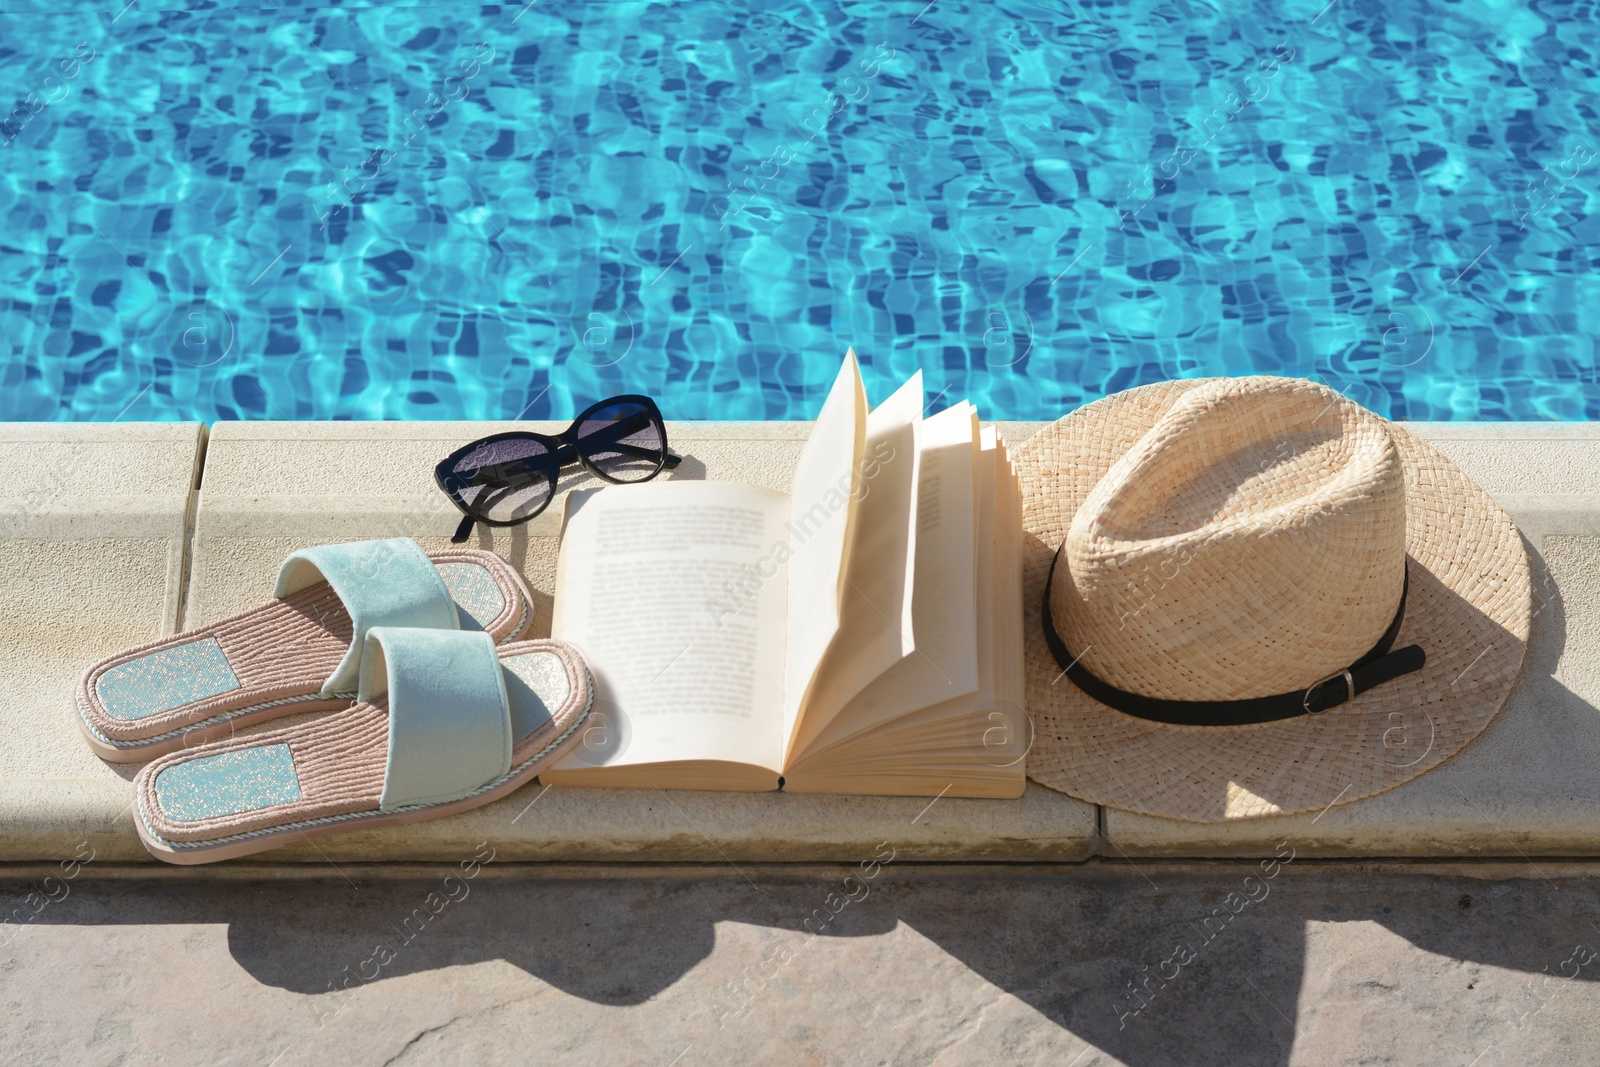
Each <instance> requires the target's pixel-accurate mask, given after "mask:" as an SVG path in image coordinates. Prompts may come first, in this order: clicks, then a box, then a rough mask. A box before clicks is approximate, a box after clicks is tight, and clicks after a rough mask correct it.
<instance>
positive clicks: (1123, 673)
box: [1051, 377, 1406, 700]
mask: <svg viewBox="0 0 1600 1067" xmlns="http://www.w3.org/2000/svg"><path fill="white" fill-rule="evenodd" d="M1405 545H1406V504H1405V481H1404V475H1403V471H1402V468H1401V463H1400V457H1399V453H1398V451H1397V449H1396V447H1395V445H1394V442H1393V440H1392V439H1391V438H1390V435H1389V432H1388V427H1387V424H1386V423H1385V422H1384V421H1383V420H1382V419H1380V418H1378V417H1377V416H1375V415H1373V414H1371V413H1370V412H1367V411H1366V410H1364V409H1363V408H1361V407H1360V406H1359V405H1357V404H1355V403H1354V402H1352V401H1350V400H1347V399H1346V398H1344V397H1343V396H1340V395H1339V394H1338V393H1335V392H1333V391H1332V390H1331V389H1328V388H1326V387H1325V386H1321V385H1318V384H1316V383H1313V382H1308V381H1303V380H1298V379H1290V378H1270V377H1249V378H1231V379H1218V380H1216V381H1214V382H1208V383H1206V384H1204V385H1200V386H1197V387H1196V388H1194V389H1192V390H1191V391H1189V392H1188V393H1186V394H1185V395H1183V396H1182V397H1181V398H1180V399H1178V401H1177V402H1176V403H1174V404H1173V405H1172V407H1171V408H1170V409H1168V410H1167V411H1166V413H1165V414H1164V415H1162V416H1161V417H1160V418H1159V419H1157V420H1156V422H1155V424H1154V425H1153V426H1151V428H1150V429H1149V431H1148V432H1147V433H1146V434H1145V435H1144V437H1143V438H1142V439H1141V440H1139V441H1138V443H1137V444H1135V445H1134V446H1133V447H1132V448H1131V449H1129V450H1128V451H1127V452H1126V453H1125V454H1124V455H1122V456H1121V457H1120V458H1119V459H1118V460H1117V461H1116V462H1115V463H1114V464H1113V465H1112V466H1111V468H1110V470H1108V471H1107V473H1106V474H1105V476H1104V477H1103V478H1102V479H1101V480H1100V481H1099V483H1097V484H1096V486H1095V487H1094V489H1093V490H1092V491H1091V492H1090V493H1089V495H1088V497H1087V498H1086V499H1085V500H1084V502H1083V505H1082V506H1081V507H1080V508H1079V510H1078V512H1077V514H1076V515H1075V516H1074V518H1073V521H1072V525H1071V527H1070V528H1069V529H1068V531H1067V536H1066V541H1065V545H1064V547H1063V553H1062V557H1063V558H1062V560H1061V567H1060V568H1059V569H1058V573H1057V578H1056V581H1055V582H1054V583H1053V587H1052V590H1051V614H1052V616H1053V618H1054V619H1055V622H1056V627H1057V629H1058V630H1059V632H1060V633H1061V635H1062V637H1063V638H1064V639H1065V641H1066V643H1067V646H1068V647H1069V648H1070V649H1071V650H1072V651H1073V653H1074V654H1075V655H1078V656H1080V657H1081V661H1082V663H1083V665H1084V666H1085V667H1087V668H1088V669H1089V670H1091V671H1093V672H1094V673H1095V674H1096V675H1098V676H1099V677H1100V678H1101V679H1103V680H1104V681H1106V682H1108V683H1110V684H1111V685H1113V686H1116V687H1117V688H1119V689H1125V690H1128V691H1130V692H1134V693H1138V694H1141V695H1143V696H1149V697H1155V698H1160V699H1167V700H1238V699H1246V698H1250V697H1257V696H1268V695H1271V694H1274V693H1282V692H1289V691H1293V690H1296V689H1303V688H1305V687H1307V686H1309V685H1311V684H1313V683H1315V682H1317V681H1320V680H1322V679H1324V678H1327V677H1328V676H1330V675H1331V674H1333V673H1335V672H1337V671H1340V670H1343V669H1344V668H1345V667H1347V666H1349V665H1350V663H1352V662H1353V661H1354V660H1356V659H1357V658H1358V657H1360V656H1361V655H1362V654H1364V653H1365V652H1366V651H1367V650H1368V649H1370V648H1371V647H1372V646H1373V645H1374V644H1375V643H1376V642H1377V640H1378V638H1379V637H1380V636H1381V635H1382V633H1383V632H1384V630H1385V629H1386V628H1387V627H1388V625H1389V623H1390V621H1391V620H1392V618H1393V617H1394V614H1395V611H1396V609H1397V608H1398V606H1399V600H1400V596H1401V591H1402V587H1403V582H1404V577H1405V552H1406V549H1405ZM1062 571H1064V572H1065V573H1061V572H1062ZM1063 579H1066V580H1063Z"/></svg>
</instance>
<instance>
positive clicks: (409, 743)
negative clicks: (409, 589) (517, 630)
mask: <svg viewBox="0 0 1600 1067" xmlns="http://www.w3.org/2000/svg"><path fill="white" fill-rule="evenodd" d="M385 693H387V694H388V697H389V759H388V763H387V765H386V766H385V768H384V772H383V796H382V797H381V798H380V799H379V801H378V807H379V809H380V810H382V811H393V810H394V809H396V808H401V807H405V806H406V805H409V804H440V803H444V802H445V801H449V800H460V799H461V798H462V797H464V796H466V795H467V794H468V793H471V792H473V791H474V790H476V789H477V788H478V787H479V786H481V785H483V784H484V783H486V782H490V781H493V780H494V779H496V778H499V777H501V776H503V775H504V774H505V773H506V772H507V771H509V770H510V769H511V745H512V738H511V703H510V701H509V700H508V699H507V698H506V684H505V675H504V674H502V673H501V670H500V657H499V656H498V655H497V654H496V653H495V647H494V639H493V638H492V637H490V636H489V635H488V634H486V633H477V632H464V631H454V632H453V631H450V630H415V629H406V628H401V627H391V626H379V627H375V628H374V629H371V630H368V631H367V645H366V651H365V654H364V655H363V656H362V661H361V693H360V696H359V698H358V699H360V700H362V701H364V702H365V701H370V700H372V699H373V698H374V697H379V696H383V695H384V694H385Z"/></svg>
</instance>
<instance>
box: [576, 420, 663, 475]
mask: <svg viewBox="0 0 1600 1067" xmlns="http://www.w3.org/2000/svg"><path fill="white" fill-rule="evenodd" d="M578 449H579V450H580V451H581V452H582V453H583V454H584V456H586V457H587V458H588V460H589V462H590V463H592V464H594V465H595V468H596V469H598V470H601V471H604V472H605V473H606V474H607V475H608V476H609V477H612V478H615V479H616V480H617V481H619V482H642V481H645V480H646V479H648V478H653V477H655V474H656V472H657V471H659V470H660V469H661V464H662V462H663V461H664V460H665V459H666V458H667V428H666V427H665V426H663V425H662V424H661V415H660V414H659V413H658V412H657V411H656V410H655V409H654V408H652V407H649V406H647V405H645V404H640V403H638V402H637V401H632V400H621V401H618V402H617V403H615V404H608V405H606V406H605V407H603V408H597V409H595V410H594V411H591V412H590V413H589V414H588V415H586V416H585V417H584V420H583V421H582V422H580V423H579V424H578Z"/></svg>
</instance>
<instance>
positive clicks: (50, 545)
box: [0, 422, 1600, 872]
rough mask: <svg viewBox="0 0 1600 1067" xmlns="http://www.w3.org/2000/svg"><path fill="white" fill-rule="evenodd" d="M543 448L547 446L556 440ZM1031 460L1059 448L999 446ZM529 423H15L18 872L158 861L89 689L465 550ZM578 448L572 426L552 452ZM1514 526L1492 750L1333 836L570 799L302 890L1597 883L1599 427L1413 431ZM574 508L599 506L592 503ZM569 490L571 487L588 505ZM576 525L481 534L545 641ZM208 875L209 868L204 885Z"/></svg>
mask: <svg viewBox="0 0 1600 1067" xmlns="http://www.w3.org/2000/svg"><path fill="white" fill-rule="evenodd" d="M516 425H517V426H518V427H519V428H525V429H542V428H547V427H544V426H542V425H541V424H538V423H520V424H516ZM1000 425H1001V428H1002V432H1003V433H1004V434H1005V435H1006V437H1007V439H1008V441H1010V442H1011V443H1012V444H1013V445H1016V444H1020V443H1021V442H1022V441H1023V440H1025V439H1026V437H1028V436H1029V435H1031V434H1032V433H1033V432H1035V431H1036V430H1037V428H1038V427H1037V425H1036V424H1007V423H1002V424H1000ZM505 428H511V424H484V423H274V422H244V423H220V424H217V425H215V426H212V427H210V428H209V430H208V429H206V428H203V427H200V426H197V425H155V424H128V425H83V426H43V425H0V494H3V495H4V497H5V499H4V503H3V511H0V514H3V515H4V522H5V525H4V530H3V534H4V536H3V538H0V559H3V561H4V564H5V566H6V567H7V572H8V574H9V575H10V581H9V582H8V583H7V585H6V591H5V592H4V593H3V594H0V605H3V607H4V611H3V612H0V618H4V619H5V621H6V623H7V626H8V627H9V629H10V633H9V634H8V635H7V636H8V640H7V641H5V642H0V716H3V722H4V723H5V729H4V730H3V731H0V863H19V862H29V861H34V862H38V861H57V860H60V859H63V858H66V857H70V856H72V855H74V853H75V850H77V849H78V848H80V846H82V845H84V844H87V845H88V846H90V847H92V848H93V849H94V850H95V854H96V856H97V859H98V860H99V861H100V862H103V863H147V862H154V861H151V860H149V859H148V857H147V855H146V854H145V852H144V850H143V848H142V846H141V845H140V844H139V841H138V839H137V836H136V835H135V833H134V831H133V828H132V826H131V821H130V817H129V808H128V785H127V782H128V780H129V778H131V776H132V774H133V770H134V768H130V767H120V768H119V767H112V766H109V765H106V764H104V763H102V762H101V761H100V760H99V759H97V758H96V757H95V756H94V755H93V754H92V753H91V752H90V751H89V749H88V748H87V746H86V745H84V744H83V742H82V740H81V738H80V736H79V733H78V731H77V727H76V725H75V724H74V721H73V716H72V710H71V690H72V686H73V683H74V681H75V679H76V677H77V675H78V673H79V672H80V671H81V670H82V669H83V668H84V667H85V666H87V665H88V664H89V663H90V662H92V661H94V660H96V659H98V658H100V657H102V656H104V655H106V654H108V653H110V652H113V651H116V650H117V649H119V648H122V647H125V646H127V645H131V644H134V643H137V642H141V641H146V640H150V639H152V638H154V637H157V636H159V635H162V634H166V633H170V632H173V631H174V630H176V629H179V628H182V627H186V626H195V625H199V624H201V623H204V622H206V621H209V620H213V619H216V618H219V617H221V616H224V615H227V614H230V613H232V612H235V611H238V610H241V609H243V608H245V607H248V606H250V605H252V604H254V603H257V602H259V601H260V600H261V599H263V598H264V597H265V595H266V594H267V592H268V591H269V590H270V587H271V583H272V578H273V575H274V573H275V571H276V567H277V563H278V561H279V560H280V559H281V558H282V556H283V555H284V554H285V553H286V552H287V551H288V550H289V549H291V548H293V547H297V546H300V545H306V544H314V543H318V542H322V541H329V540H349V539H356V538H363V537H382V536H393V535H398V534H405V535H409V536H413V537H416V538H417V539H418V540H419V541H421V542H422V543H423V544H424V545H426V546H429V547H436V546H443V545H445V544H447V543H448V539H449V535H450V533H451V531H452V530H453V529H454V527H455V525H456V521H457V519H458V517H459V516H458V515H457V513H456V512H455V511H454V510H453V509H452V508H451V507H450V505H449V504H448V502H447V501H445V500H444V498H443V497H442V496H441V495H440V494H439V493H438V491H437V490H436V489H435V488H434V486H433V483H432V475H431V471H432V466H433V463H434V462H435V461H436V460H437V459H438V457H440V456H442V455H444V454H445V453H446V452H448V451H449V450H450V449H452V448H454V447H456V446H457V445H459V444H461V443H463V442H465V441H467V440H470V439H471V438H473V437H476V436H480V435H482V434H485V433H490V432H494V431H496V430H499V429H505ZM554 428H555V429H559V428H560V427H554ZM1410 428H1411V429H1412V430H1414V431H1416V432H1418V433H1419V434H1421V435H1422V436H1423V437H1425V438H1427V439H1428V440H1430V441H1432V442H1433V443H1434V444H1435V445H1436V446H1437V447H1439V448H1440V449H1441V450H1442V451H1444V452H1445V453H1447V454H1448V455H1450V456H1451V457H1452V458H1453V459H1454V460H1455V461H1456V462H1457V463H1459V464H1460V465H1461V466H1462V468H1463V469H1464V470H1466V471H1467V472H1468V474H1470V475H1471V476H1473V477H1474V478H1476V479H1477V480H1478V481H1479V483H1480V484H1482V485H1483V486H1484V487H1485V488H1486V489H1488V490H1489V491H1490V492H1491V493H1492V494H1494V495H1495V496H1496V498H1497V499H1499V500H1500V501H1501V503H1502V504H1503V505H1504V506H1505V507H1506V508H1507V510H1508V511H1510V513H1511V515H1512V517H1513V518H1514V519H1515V520H1516V521H1517V523H1518V524H1519V526H1520V527H1521V529H1522V531H1523V533H1524V535H1525V536H1526V538H1527V541H1528V546H1529V550H1530V554H1531V557H1532V559H1533V566H1534V576H1535V578H1534V580H1535V607H1536V610H1537V614H1536V617H1535V620H1534V625H1533V637H1532V644H1531V647H1530V650H1529V655H1528V660H1527V663H1526V665H1525V666H1524V669H1523V675H1522V678H1521V680H1520V681H1519V683H1518V685H1517V687H1516V689H1515V691H1514V692H1513V694H1512V696H1511V699H1510V701H1509V703H1508V705H1507V707H1506V709H1505V711H1504V712H1502V714H1501V715H1500V716H1499V717H1498V718H1497V719H1496V721H1495V723H1494V724H1493V725H1492V726H1491V728H1490V729H1489V731H1488V732H1487V733H1486V734H1485V735H1484V736H1483V737H1482V738H1481V739H1479V741H1478V742H1477V743H1475V744H1474V745H1473V746H1472V747H1471V748H1470V749H1468V750H1467V751H1466V752H1465V753H1463V754H1462V755H1461V756H1460V757H1459V758H1457V759H1456V760H1454V761H1452V762H1451V763H1449V764H1447V765H1446V766H1444V767H1443V768H1441V769H1440V770H1438V771H1436V772H1434V773H1432V774H1429V775H1426V776H1424V777H1423V778H1421V779H1419V780H1417V781H1415V782H1413V783H1411V784H1408V785H1406V786H1403V787H1401V788H1399V789H1396V790H1394V791H1392V792H1390V793H1387V794H1384V795H1382V796H1379V797H1376V798H1373V799H1371V800H1367V801H1363V802H1360V803H1356V804H1351V805H1347V806H1341V807H1337V808H1333V809H1330V810H1328V811H1326V812H1324V813H1322V814H1320V815H1305V816H1289V817H1282V818H1268V819H1258V820H1248V821H1245V822H1241V823H1236V824H1229V825H1221V826H1210V825H1196V824H1188V823H1179V822H1172V821H1168V820H1162V819H1154V818H1149V817H1145V816H1139V815H1133V814H1130V813H1127V812H1120V811H1116V810H1112V809H1098V808H1096V807H1094V806H1092V805H1088V804H1083V803H1080V802H1078V801H1075V800H1073V799H1071V798H1068V797H1066V796H1063V795H1061V794H1057V793H1054V792H1052V791H1050V790H1046V789H1043V788H1040V787H1038V786H1030V787H1029V790H1028V792H1027V794H1026V795H1025V796H1024V797H1023V798H1022V799H1021V800H1020V801H1013V802H1004V801H973V800H952V799H945V800H940V801H938V802H937V803H936V804H935V805H934V806H932V807H931V808H929V807H928V802H927V801H926V800H923V799H913V798H869V797H804V796H793V795H780V794H763V795H744V794H726V793H672V794H665V793H661V792H657V791H648V790H643V791H626V790H578V789H550V790H545V789H544V788H543V787H542V786H539V785H534V786H530V787H529V788H527V789H525V790H522V791H520V792H518V793H517V794H515V795H513V796H511V797H509V798H507V799H506V800H503V801H501V802H499V803H497V804H494V805H490V806H488V807H486V808H483V809H480V810H479V811H476V812H471V813H468V814H466V815H462V816H457V817H453V818H449V819H440V820H436V821H433V822H428V823H422V824H418V825H414V826H407V827H400V828H395V829H389V830H380V831H367V832H362V833H357V834H348V835H343V836H339V837H333V838H327V839H323V840H321V841H318V842H317V843H315V844H311V843H302V844H299V845H292V846H288V847H285V848H283V849H280V850H277V851H275V852H272V853H268V854H266V855H265V856H263V857H260V859H261V860H263V861H266V862H269V863H271V864H276V865H283V866H285V867H286V868H287V866H288V865H295V864H305V863H314V864H319V865H323V864H325V863H326V861H329V860H332V861H334V862H336V863H346V862H349V863H363V862H379V861H398V862H412V863H415V862H427V861H433V860H448V859H452V858H455V857H459V856H464V855H470V854H471V853H472V851H473V849H474V847H475V846H476V845H477V844H478V842H481V841H488V842H490V843H491V844H492V845H493V847H494V848H495V849H496V850H497V855H498V856H499V857H500V859H502V860H505V861H513V862H516V861H543V862H619V861H628V862H636V861H659V862H664V863H681V862H701V861H704V862H714V863H720V862H724V861H731V862H733V863H761V862H852V861H854V860H857V859H859V858H861V857H862V856H867V855H871V854H872V852H873V849H874V848H875V846H876V845H877V844H878V843H879V842H882V841H884V840H889V839H892V840H894V841H895V843H896V847H897V848H898V849H899V855H900V856H901V857H902V858H904V859H908V860H913V861H937V862H962V861H985V862H997V861H999V862H1008V861H1077V860H1084V859H1088V858H1090V857H1094V856H1101V857H1107V858H1111V859H1120V858H1139V857H1165V858H1175V859H1176V858H1223V857H1248V856H1254V855H1258V854H1270V853H1271V852H1272V851H1273V849H1274V847H1275V846H1276V845H1277V843H1278V842H1280V841H1285V840H1289V841H1293V842H1294V844H1295V847H1296V849H1297V851H1298V854H1299V855H1302V856H1308V857H1343V858H1362V857H1394V858H1456V859H1466V858H1472V859H1482V858H1493V857H1510V858H1516V857H1527V856H1569V857H1582V858H1600V710H1597V708H1596V705H1597V703H1600V427H1596V426H1593V425H1589V424H1574V425H1561V424H1493V425H1488V424H1476V425H1456V424H1411V426H1410ZM808 429H809V427H808V426H807V425H806V424H795V423H678V424H673V425H672V426H671V427H670V432H671V436H672V441H673V445H674V448H675V449H676V450H677V451H679V452H681V453H683V454H684V455H685V456H686V457H687V459H686V462H685V463H684V464H683V466H682V467H681V468H680V469H679V470H678V471H677V472H676V474H675V477H678V478H713V479H723V480H741V481H750V482H755V483H758V484H764V485H770V486H773V487H775V488H784V487H786V486H787V483H788V480H789V476H790V472H791V470H792V468H793V464H794V462H795V460H796V458H797V457H798V454H799V450H800V447H801V444H802V442H803V441H804V439H805V435H806V433H807V432H808ZM571 484H572V485H579V484H582V483H581V482H578V481H574V482H573V483H571ZM564 487H565V484H564ZM558 515H559V504H555V505H552V507H551V508H550V510H549V511H548V512H547V513H546V515H545V516H543V517H541V518H540V519H539V520H536V521H534V522H533V523H530V524H527V525H525V526H522V527H517V528H513V529H509V530H494V531H490V530H487V529H484V528H479V530H478V531H477V533H476V534H475V543H476V544H477V545H479V546H481V547H485V548H493V549H494V550H496V551H498V552H500V553H501V554H502V555H504V556H505V557H506V558H508V559H510V560H511V561H512V562H513V563H514V564H515V565H516V566H517V567H519V568H520V569H521V570H522V571H523V573H524V574H525V575H526V577H527V579H528V582H529V584H530V586H531V587H532V588H533V589H534V591H535V599H536V604H535V610H536V618H535V621H534V632H535V633H540V634H542V633H546V632H548V628H549V622H550V606H551V601H550V590H551V587H552V584H553V576H554V564H555V554H556V541H555V534H556V528H555V523H556V518H557V516H558ZM198 871H202V872H203V871H204V868H201V869H198Z"/></svg>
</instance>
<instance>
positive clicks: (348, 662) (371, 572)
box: [272, 537, 461, 696]
mask: <svg viewBox="0 0 1600 1067" xmlns="http://www.w3.org/2000/svg"><path fill="white" fill-rule="evenodd" d="M322 581H326V582H327V583H328V584H329V585H330V586H332V587H333V591H334V592H335V593H337V594H339V599H340V600H342V601H344V607H345V610H346V611H348V612H349V613H350V620H351V622H353V623H354V624H355V627H354V632H353V633H352V634H351V637H350V648H349V649H348V650H347V651H346V652H345V654H344V659H342V660H340V661H339V666H337V667H335V668H334V671H333V673H332V674H331V675H329V676H328V679H327V681H325V682H323V683H322V693H321V695H322V696H332V695H333V694H335V693H349V692H353V691H354V690H355V688H356V682H357V680H358V678H359V676H360V675H359V672H360V668H361V652H362V649H363V648H364V647H365V645H366V638H367V633H368V631H370V630H371V629H372V628H373V627H374V626H420V627H427V628H430V629H438V630H456V629H459V628H460V626H461V623H460V618H459V616H457V614H456V605H455V601H454V600H452V599H451V598H450V591H449V590H448V589H446V588H445V584H444V581H443V579H441V578H440V577H439V572H438V571H437V570H436V569H435V568H434V566H433V561H432V560H430V559H429V558H428V554H427V553H426V552H424V551H423V550H422V546H421V545H419V544H417V543H416V542H415V541H413V540H411V538H409V537H390V538H388V539H386V540H382V541H351V542H349V543H347V544H342V545H317V546H316V547H314V548H302V549H301V550H300V551H298V552H291V553H289V556H288V558H286V559H285V560H284V561H283V566H281V567H279V568H278V585H277V588H275V589H274V590H273V591H272V595H273V596H275V597H279V598H282V597H286V596H289V595H291V594H293V593H298V592H299V591H300V590H302V589H305V588H307V587H309V586H313V585H316V584H317V583H318V582H322Z"/></svg>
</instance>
